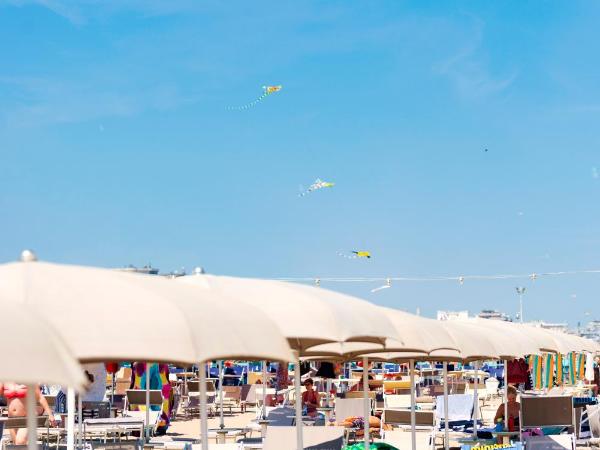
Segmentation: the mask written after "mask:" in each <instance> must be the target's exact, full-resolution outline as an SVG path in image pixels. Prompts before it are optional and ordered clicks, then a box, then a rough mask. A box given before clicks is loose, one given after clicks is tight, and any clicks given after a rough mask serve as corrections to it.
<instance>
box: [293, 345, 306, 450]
mask: <svg viewBox="0 0 600 450" xmlns="http://www.w3.org/2000/svg"><path fill="white" fill-rule="evenodd" d="M294 387H295V391H296V401H295V402H294V406H295V407H296V448H297V450H304V444H303V442H302V441H303V439H302V386H301V384H300V353H299V352H298V353H296V361H294Z"/></svg>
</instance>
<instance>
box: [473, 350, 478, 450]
mask: <svg viewBox="0 0 600 450" xmlns="http://www.w3.org/2000/svg"><path fill="white" fill-rule="evenodd" d="M474 366H475V389H474V390H473V408H474V411H473V438H474V439H477V419H479V395H478V394H479V391H478V388H479V361H475V363H474Z"/></svg>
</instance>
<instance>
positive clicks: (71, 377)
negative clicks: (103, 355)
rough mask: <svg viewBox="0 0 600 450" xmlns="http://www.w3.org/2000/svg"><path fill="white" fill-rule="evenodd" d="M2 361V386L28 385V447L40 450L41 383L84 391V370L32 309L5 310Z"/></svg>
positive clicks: (10, 305)
mask: <svg viewBox="0 0 600 450" xmlns="http://www.w3.org/2000/svg"><path fill="white" fill-rule="evenodd" d="M1 309H2V317H3V318H4V319H5V320H3V323H2V360H3V361H4V363H3V364H1V365H0V382H8V381H13V382H16V383H22V384H26V385H27V386H28V389H27V398H26V408H27V429H28V436H29V439H28V447H29V449H30V450H33V449H35V448H37V439H36V432H37V424H36V420H35V416H36V411H35V402H36V400H35V391H36V389H37V387H38V385H39V384H40V383H42V382H43V383H48V384H60V385H62V386H70V387H71V388H74V389H77V390H80V389H81V388H82V387H83V386H84V385H85V377H84V376H83V370H82V368H81V366H80V365H79V363H78V362H77V360H76V359H75V358H74V357H73V354H72V353H71V351H70V350H69V348H68V347H67V345H66V344H65V342H64V341H63V340H62V339H61V337H60V335H59V334H58V333H57V332H56V331H55V330H54V329H53V328H52V327H51V326H50V325H49V324H48V323H46V322H45V321H44V320H43V319H41V318H40V317H39V315H38V314H37V312H36V311H35V310H34V309H33V308H30V307H28V306H25V305H19V304H16V303H5V304H2V306H1Z"/></svg>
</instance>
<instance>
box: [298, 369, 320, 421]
mask: <svg viewBox="0 0 600 450" xmlns="http://www.w3.org/2000/svg"><path fill="white" fill-rule="evenodd" d="M304 387H305V388H306V391H304V392H303V393H302V406H304V407H305V408H306V414H307V415H308V416H311V417H315V416H316V415H317V408H318V407H319V406H320V405H319V393H318V392H317V391H315V390H314V389H313V380H312V379H310V378H307V379H306V381H304Z"/></svg>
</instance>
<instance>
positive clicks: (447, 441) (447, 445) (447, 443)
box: [443, 361, 450, 450]
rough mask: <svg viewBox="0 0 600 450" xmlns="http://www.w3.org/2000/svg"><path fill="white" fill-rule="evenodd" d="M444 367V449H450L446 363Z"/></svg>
mask: <svg viewBox="0 0 600 450" xmlns="http://www.w3.org/2000/svg"><path fill="white" fill-rule="evenodd" d="M443 367H444V449H445V450H448V449H449V448H450V423H449V422H448V420H447V417H448V412H447V411H448V363H447V362H446V361H444V362H443Z"/></svg>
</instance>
